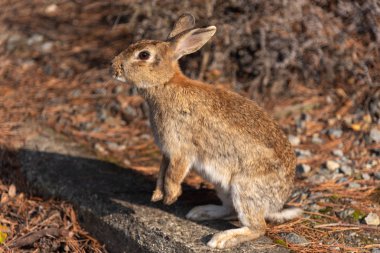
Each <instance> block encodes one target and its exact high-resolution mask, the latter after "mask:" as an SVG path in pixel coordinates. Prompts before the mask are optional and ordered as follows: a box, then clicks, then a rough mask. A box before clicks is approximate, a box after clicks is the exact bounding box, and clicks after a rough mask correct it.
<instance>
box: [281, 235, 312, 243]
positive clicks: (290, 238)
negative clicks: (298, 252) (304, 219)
mask: <svg viewBox="0 0 380 253" xmlns="http://www.w3.org/2000/svg"><path fill="white" fill-rule="evenodd" d="M285 240H286V241H287V242H288V243H293V244H307V243H309V241H308V240H307V239H306V238H305V237H303V236H302V235H298V234H296V233H289V234H287V235H285Z"/></svg>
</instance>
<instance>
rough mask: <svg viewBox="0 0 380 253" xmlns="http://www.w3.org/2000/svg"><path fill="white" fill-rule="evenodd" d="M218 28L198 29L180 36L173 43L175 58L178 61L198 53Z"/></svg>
mask: <svg viewBox="0 0 380 253" xmlns="http://www.w3.org/2000/svg"><path fill="white" fill-rule="evenodd" d="M215 32H216V27H215V26H209V27H205V28H197V29H193V30H190V31H188V32H186V33H183V34H180V35H178V36H177V37H176V38H174V40H173V41H172V42H171V43H172V45H173V47H174V56H175V58H176V59H177V60H178V59H179V58H181V57H182V56H184V55H187V54H191V53H194V52H195V51H198V50H199V49H200V48H201V47H202V46H203V45H204V44H206V42H207V41H208V40H209V39H210V38H211V37H212V36H213V35H214V34H215Z"/></svg>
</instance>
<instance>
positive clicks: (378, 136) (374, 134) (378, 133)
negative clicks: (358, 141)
mask: <svg viewBox="0 0 380 253" xmlns="http://www.w3.org/2000/svg"><path fill="white" fill-rule="evenodd" d="M369 139H370V140H371V141H373V142H376V143H377V142H380V130H379V129H377V128H375V127H374V128H372V129H371V131H370V132H369Z"/></svg>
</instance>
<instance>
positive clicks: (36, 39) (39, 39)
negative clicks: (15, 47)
mask: <svg viewBox="0 0 380 253" xmlns="http://www.w3.org/2000/svg"><path fill="white" fill-rule="evenodd" d="M43 40H44V36H42V35H41V34H33V35H32V36H31V37H30V38H29V39H28V40H27V42H26V43H27V44H28V45H29V46H31V45H33V44H36V43H40V42H42V41H43Z"/></svg>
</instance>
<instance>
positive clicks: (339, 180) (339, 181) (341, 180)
mask: <svg viewBox="0 0 380 253" xmlns="http://www.w3.org/2000/svg"><path fill="white" fill-rule="evenodd" d="M347 180H348V179H347V178H346V177H342V178H339V179H338V181H336V182H337V183H338V184H340V183H344V182H347Z"/></svg>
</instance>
